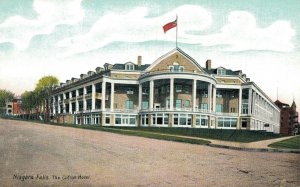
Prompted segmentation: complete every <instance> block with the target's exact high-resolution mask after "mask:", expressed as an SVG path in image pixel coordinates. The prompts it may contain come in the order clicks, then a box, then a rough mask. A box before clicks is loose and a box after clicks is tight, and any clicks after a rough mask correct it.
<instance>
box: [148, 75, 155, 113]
mask: <svg viewBox="0 0 300 187" xmlns="http://www.w3.org/2000/svg"><path fill="white" fill-rule="evenodd" d="M153 97H154V81H153V80H151V81H150V94H149V109H150V110H153V99H154V98H153Z"/></svg>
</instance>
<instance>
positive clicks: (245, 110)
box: [242, 103, 248, 114]
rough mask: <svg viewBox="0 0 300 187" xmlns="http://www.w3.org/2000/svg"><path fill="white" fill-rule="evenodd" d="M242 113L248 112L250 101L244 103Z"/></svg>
mask: <svg viewBox="0 0 300 187" xmlns="http://www.w3.org/2000/svg"><path fill="white" fill-rule="evenodd" d="M242 114H248V103H247V104H242Z"/></svg>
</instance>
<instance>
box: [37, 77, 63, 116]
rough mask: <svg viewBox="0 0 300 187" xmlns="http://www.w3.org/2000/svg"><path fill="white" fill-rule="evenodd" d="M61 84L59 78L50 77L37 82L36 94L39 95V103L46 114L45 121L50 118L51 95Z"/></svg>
mask: <svg viewBox="0 0 300 187" xmlns="http://www.w3.org/2000/svg"><path fill="white" fill-rule="evenodd" d="M58 83H59V80H58V78H56V77H55V76H52V75H49V76H44V77H42V78H41V79H39V81H38V82H37V84H36V86H35V90H34V91H35V92H36V94H37V95H38V99H37V102H38V103H39V105H40V106H41V107H42V111H43V113H44V119H45V120H48V117H49V106H50V95H51V91H52V89H53V87H54V86H57V85H58Z"/></svg>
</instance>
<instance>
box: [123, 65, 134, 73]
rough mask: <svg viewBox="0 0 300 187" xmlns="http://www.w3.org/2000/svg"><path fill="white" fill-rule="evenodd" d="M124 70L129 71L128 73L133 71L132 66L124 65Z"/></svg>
mask: <svg viewBox="0 0 300 187" xmlns="http://www.w3.org/2000/svg"><path fill="white" fill-rule="evenodd" d="M125 70H129V71H132V70H134V64H126V65H125Z"/></svg>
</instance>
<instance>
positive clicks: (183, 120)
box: [173, 114, 192, 126]
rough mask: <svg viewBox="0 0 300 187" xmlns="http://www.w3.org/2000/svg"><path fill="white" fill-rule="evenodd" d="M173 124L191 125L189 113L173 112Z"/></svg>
mask: <svg viewBox="0 0 300 187" xmlns="http://www.w3.org/2000/svg"><path fill="white" fill-rule="evenodd" d="M173 124H174V125H175V126H177V125H180V126H191V125H192V115H191V114H179V115H178V114H174V115H173Z"/></svg>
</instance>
